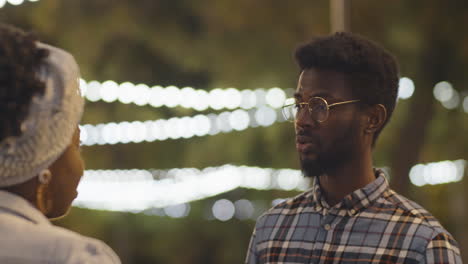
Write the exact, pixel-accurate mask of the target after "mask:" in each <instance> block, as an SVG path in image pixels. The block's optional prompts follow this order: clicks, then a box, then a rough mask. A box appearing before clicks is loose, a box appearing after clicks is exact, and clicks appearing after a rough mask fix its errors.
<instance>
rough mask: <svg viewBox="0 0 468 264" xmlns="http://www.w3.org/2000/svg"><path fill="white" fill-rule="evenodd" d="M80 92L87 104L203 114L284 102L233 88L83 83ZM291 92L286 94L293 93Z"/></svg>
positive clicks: (278, 92) (277, 93) (275, 91)
mask: <svg viewBox="0 0 468 264" xmlns="http://www.w3.org/2000/svg"><path fill="white" fill-rule="evenodd" d="M80 88H81V91H82V93H83V95H84V96H85V98H86V99H87V100H88V101H91V102H97V101H104V102H107V103H112V102H115V101H118V102H120V103H123V104H130V103H133V104H136V105H138V106H144V105H150V106H152V107H156V108H158V107H163V106H165V107H169V108H174V107H178V106H180V107H183V108H188V109H194V110H196V111H204V110H207V109H208V108H211V109H213V110H222V109H231V110H232V109H237V108H242V109H251V108H255V107H257V108H258V107H262V106H265V105H268V106H269V107H272V108H280V107H281V106H282V105H283V102H284V100H285V99H286V93H285V91H283V90H282V89H280V88H278V87H274V88H271V89H268V90H265V89H261V88H259V89H255V90H249V89H246V90H238V89H235V88H227V89H220V88H216V89H213V90H211V91H208V92H207V91H205V90H202V89H193V88H191V87H184V88H178V87H176V86H168V87H161V86H153V87H149V86H148V85H146V84H137V85H135V84H133V83H130V82H124V83H121V84H117V83H116V82H114V81H105V82H103V83H99V82H97V81H90V82H88V83H87V82H86V81H84V80H82V79H81V80H80ZM292 91H293V89H288V90H287V92H289V93H292Z"/></svg>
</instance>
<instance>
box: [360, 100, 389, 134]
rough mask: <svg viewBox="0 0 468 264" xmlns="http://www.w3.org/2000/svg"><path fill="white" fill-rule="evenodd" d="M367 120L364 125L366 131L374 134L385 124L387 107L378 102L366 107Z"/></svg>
mask: <svg viewBox="0 0 468 264" xmlns="http://www.w3.org/2000/svg"><path fill="white" fill-rule="evenodd" d="M366 115H367V122H366V124H365V127H364V131H365V133H368V134H373V133H375V132H376V131H378V130H379V129H380V128H382V126H383V125H384V124H385V121H386V120H387V109H386V108H385V106H383V105H382V104H377V105H373V106H371V107H369V108H368V109H366Z"/></svg>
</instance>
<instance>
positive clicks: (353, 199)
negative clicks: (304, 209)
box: [312, 169, 390, 216]
mask: <svg viewBox="0 0 468 264" xmlns="http://www.w3.org/2000/svg"><path fill="white" fill-rule="evenodd" d="M375 176H376V179H375V180H374V181H373V182H371V183H369V184H367V185H366V186H364V187H363V188H361V189H357V190H355V191H354V192H352V193H350V194H348V195H346V196H345V197H344V198H343V200H341V202H339V203H338V204H336V205H335V206H333V207H331V208H330V206H329V205H328V203H327V202H326V201H325V198H324V197H323V192H322V190H321V187H320V181H319V179H318V178H315V179H314V184H313V187H312V199H313V207H314V209H315V211H320V212H322V211H323V210H326V211H328V212H334V213H335V214H338V215H344V214H347V215H349V216H352V215H355V214H357V213H358V212H359V211H361V210H363V209H365V208H367V207H369V205H371V204H372V202H374V201H375V200H376V199H378V198H379V197H381V196H382V195H384V193H385V192H386V191H388V190H389V189H390V187H389V184H388V181H387V179H386V178H385V173H384V172H383V171H382V170H380V169H376V170H375Z"/></svg>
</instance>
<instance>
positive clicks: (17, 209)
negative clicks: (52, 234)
mask: <svg viewBox="0 0 468 264" xmlns="http://www.w3.org/2000/svg"><path fill="white" fill-rule="evenodd" d="M0 211H6V212H8V213H10V214H13V215H16V216H18V217H20V218H24V219H26V220H28V221H30V222H33V223H35V224H50V222H49V220H48V219H47V218H46V217H45V216H44V215H43V214H42V213H41V212H40V211H39V210H37V209H36V208H35V207H34V206H32V204H31V203H29V202H28V201H26V199H24V198H23V197H21V196H18V195H16V194H13V193H10V192H7V191H1V190H0Z"/></svg>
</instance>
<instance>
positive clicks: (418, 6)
mask: <svg viewBox="0 0 468 264" xmlns="http://www.w3.org/2000/svg"><path fill="white" fill-rule="evenodd" d="M333 1H335V0H332V1H328V0H314V1H310V0H309V1H305V0H293V1H278V0H270V1H266V0H261V1H250V0H236V1H234V0H199V1H191V0H177V1H167V0H166V1H164V0H159V1H158V0H140V1H134V0H98V1H96V0H35V1H27V0H0V22H5V23H9V24H12V25H15V26H18V27H20V28H23V29H25V30H28V31H31V30H32V31H34V32H36V33H37V35H39V37H40V38H41V40H42V41H43V42H46V43H50V44H53V45H56V46H59V47H62V48H63V49H65V50H68V51H70V52H71V53H72V54H74V56H75V58H76V59H77V61H78V63H79V65H80V67H81V71H82V80H81V88H82V91H83V94H84V96H85V97H86V99H87V106H86V107H87V108H86V112H85V114H84V117H83V120H82V125H81V128H82V135H81V140H82V144H83V147H82V152H83V156H84V159H85V162H86V165H87V171H86V172H85V175H84V177H83V180H82V182H81V184H80V186H79V192H80V195H79V197H78V198H77V200H76V201H75V207H74V208H73V209H72V211H71V213H70V215H69V216H67V217H66V218H64V219H62V220H60V221H58V222H55V224H57V225H60V226H64V227H66V228H69V229H72V230H74V231H77V232H79V233H82V234H85V235H88V236H92V237H96V238H99V239H102V240H104V241H105V242H106V243H108V244H109V245H110V246H111V247H112V248H113V249H114V250H115V251H116V252H117V253H118V255H119V256H120V257H121V259H122V261H123V263H205V264H209V263H242V262H243V260H244V257H245V251H246V249H247V246H248V242H249V238H250V235H251V232H252V229H253V227H254V224H255V219H256V217H258V216H259V215H260V214H261V213H262V212H264V211H265V210H267V209H268V208H270V207H271V206H273V205H274V204H276V203H278V202H280V201H281V200H282V199H284V198H287V197H292V196H295V195H297V194H299V193H300V192H302V191H304V190H306V189H307V188H308V185H309V182H308V180H307V179H303V178H302V176H301V174H300V172H299V171H298V168H299V166H298V165H299V164H298V161H297V159H298V157H297V155H296V152H295V149H294V132H293V127H292V125H291V123H287V122H284V121H283V120H282V117H281V113H280V110H279V109H280V106H281V105H282V103H283V101H284V99H285V98H287V97H288V96H290V95H291V92H292V91H293V88H294V87H295V86H296V79H297V77H298V68H297V67H296V65H295V63H294V61H293V59H292V52H293V50H294V48H295V47H296V46H297V45H298V44H299V43H301V42H305V41H308V40H310V39H311V38H313V37H314V36H317V35H324V34H328V33H330V32H332V31H333V30H334V29H336V27H338V28H339V27H340V25H342V26H343V25H344V26H345V28H346V29H348V30H351V31H352V32H355V33H359V34H361V35H364V36H366V37H368V38H371V39H373V40H375V41H377V42H379V43H381V44H382V45H383V46H384V47H386V48H387V49H388V50H390V51H391V52H392V53H393V54H394V55H395V56H396V57H397V58H398V60H399V63H400V68H401V77H402V78H401V80H400V93H399V101H398V105H397V108H396V110H395V113H394V116H393V120H392V122H390V124H389V125H388V126H387V128H386V129H385V130H384V132H383V134H382V136H381V137H380V140H379V142H378V144H377V148H376V150H375V165H376V166H377V167H380V168H384V169H385V170H386V171H387V172H389V174H390V183H391V185H392V186H393V188H394V189H396V190H397V191H399V192H400V193H402V194H404V195H406V196H407V197H409V198H411V199H413V200H415V201H416V202H418V203H419V204H421V205H423V206H424V207H425V208H426V209H428V210H429V211H430V212H432V213H433V214H434V215H435V216H436V217H437V218H438V219H439V220H440V221H441V222H442V224H443V225H444V226H445V227H446V228H447V229H448V230H449V232H451V233H452V234H453V235H454V237H455V238H456V239H457V240H458V241H459V243H460V245H461V248H462V254H463V255H464V256H463V258H464V259H465V260H467V259H468V255H467V252H466V249H467V248H468V221H467V220H466V219H467V218H468V192H467V191H466V189H467V188H468V180H467V179H466V176H467V172H466V171H467V162H466V160H467V159H468V139H467V135H468V86H467V85H468V80H467V74H466V73H467V69H468V65H467V64H468V34H467V33H466V29H465V26H466V25H468V2H466V1H458V0H457V1H455V0H447V1H437V0H425V1H422V0H413V1H402V0H400V1H373V0H360V1H352V2H351V1H348V2H347V3H346V4H345V11H344V12H340V10H339V6H338V7H337V6H333V3H334V2H333ZM335 3H336V1H335ZM340 18H341V20H340ZM343 18H344V19H343ZM340 21H341V22H340ZM340 23H341V24H340ZM464 25H465V26H464Z"/></svg>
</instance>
